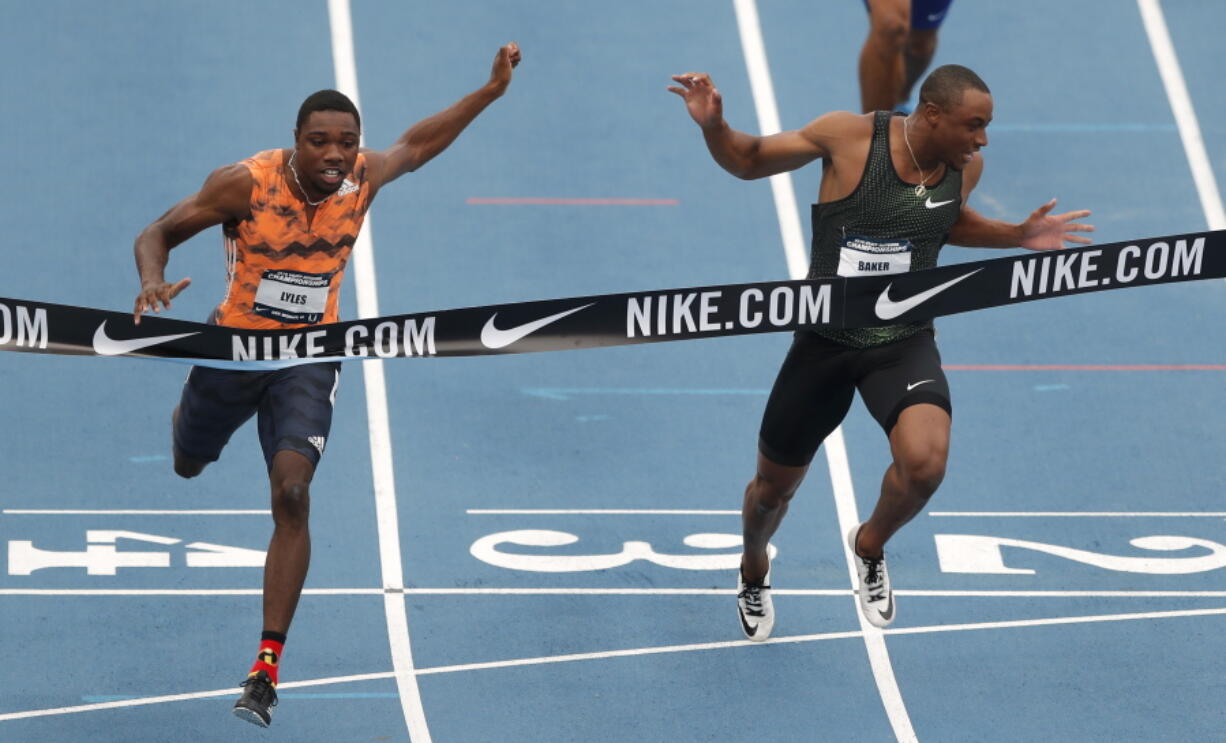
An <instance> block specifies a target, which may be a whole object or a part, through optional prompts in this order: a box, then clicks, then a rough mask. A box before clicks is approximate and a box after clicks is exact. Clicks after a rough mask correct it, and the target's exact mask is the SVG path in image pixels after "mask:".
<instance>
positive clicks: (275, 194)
mask: <svg viewBox="0 0 1226 743" xmlns="http://www.w3.org/2000/svg"><path fill="white" fill-rule="evenodd" d="M519 60H520V51H519V47H518V45H516V44H514V43H511V44H507V45H506V46H504V47H502V48H501V49H499V50H498V54H497V56H496V57H495V58H494V66H493V70H492V71H491V72H490V79H489V81H488V82H487V83H486V84H485V85H483V86H482V87H481V88H479V89H478V90H476V91H474V92H472V93H470V94H469V95H467V96H465V97H464V98H462V99H460V100H459V101H457V102H456V103H455V104H453V105H452V106H451V107H449V108H447V109H445V110H443V111H441V112H439V113H437V114H435V115H433V116H430V117H429V118H426V119H424V120H422V121H420V122H418V123H417V124H414V125H413V126H412V127H410V128H409V130H408V131H406V132H405V133H404V134H403V135H401V137H400V139H398V140H397V141H396V142H395V143H394V144H393V145H392V146H391V147H390V148H388V149H386V150H383V151H382V152H376V151H373V150H365V149H361V148H360V147H359V139H360V136H361V118H360V116H359V114H358V110H357V108H356V107H355V106H354V105H353V103H352V102H351V101H350V100H349V99H348V98H347V97H345V96H344V95H342V94H341V93H338V92H337V91H335V90H323V91H319V92H318V93H314V94H312V95H311V96H309V97H308V98H307V99H306V100H305V101H304V102H303V104H302V107H301V108H300V109H299V111H298V120H297V124H296V126H295V128H294V146H293V148H291V149H278V150H267V151H264V152H260V153H257V154H255V155H253V156H251V157H249V158H247V159H246V160H243V161H242V162H239V163H235V164H233V165H226V166H223V167H221V168H218V169H217V170H215V171H213V173H212V174H211V175H209V177H208V178H207V179H206V180H205V182H204V186H203V187H202V188H201V189H200V191H199V192H198V193H196V194H193V195H192V196H189V197H187V198H186V199H184V200H183V201H181V202H179V203H178V204H176V205H174V206H173V207H171V209H170V210H169V211H168V212H166V213H165V214H163V215H162V216H161V217H159V218H158V219H157V220H156V221H155V222H153V224H151V225H149V226H148V227H146V228H145V229H144V230H143V231H142V232H141V233H140V235H139V236H138V237H137V238H136V247H135V251H136V267H137V270H138V271H139V273H140V280H141V290H140V293H139V294H138V295H137V297H136V307H135V310H134V313H135V320H136V322H137V323H139V322H140V317H141V314H142V313H144V312H147V311H153V312H160V311H161V309H162V308H169V307H170V302H171V300H172V299H174V298H175V297H176V296H177V295H178V294H179V293H180V292H182V291H183V290H184V289H186V288H187V286H188V285H189V284H190V283H191V280H190V279H186V278H185V279H181V280H179V281H175V282H169V281H167V280H166V278H165V269H166V263H167V261H168V259H169V257H170V251H171V249H172V248H174V247H175V246H176V245H179V244H180V243H182V242H184V241H185V240H187V239H188V238H190V237H191V236H193V235H195V234H196V233H198V232H200V231H201V230H204V229H206V228H208V227H212V226H214V225H222V230H223V233H224V237H225V248H226V261H227V267H226V270H227V284H226V294H225V297H224V298H223V299H222V301H221V304H219V305H218V306H217V308H216V309H215V310H214V311H213V314H212V316H211V317H210V322H213V323H216V324H219V325H225V326H228V327H239V328H273V329H287V328H298V327H304V326H309V325H315V324H318V323H330V322H336V321H337V319H338V316H337V314H338V313H337V306H338V304H339V301H338V300H339V292H340V285H341V277H342V275H343V274H344V271H345V266H346V264H347V263H348V262H349V254H350V251H351V250H352V249H353V244H354V241H355V240H356V239H357V236H358V231H359V230H360V229H361V228H362V220H363V219H364V218H365V216H366V211H367V209H369V208H370V203H371V201H372V200H373V199H374V197H375V194H377V193H378V192H379V189H380V188H381V187H382V186H383V185H384V184H386V183H388V182H390V181H393V180H395V179H396V178H398V177H400V176H401V175H404V174H405V173H408V172H410V171H413V170H416V169H417V168H419V167H421V166H422V165H424V164H425V163H427V162H429V161H430V159H431V158H433V157H434V156H435V155H437V154H439V153H440V152H442V151H443V150H444V149H446V148H447V147H448V145H450V144H451V143H452V142H453V141H455V138H456V137H457V136H459V134H460V132H462V131H463V130H464V128H465V127H467V126H468V124H469V123H471V122H472V121H473V119H475V118H476V117H477V115H478V114H480V113H481V112H482V111H483V110H485V108H486V106H488V105H489V104H490V103H492V102H494V101H495V100H496V99H498V98H499V97H500V96H502V94H503V93H504V92H505V91H506V89H507V86H508V85H509V84H510V82H511V74H512V69H513V68H514V67H515V66H516V65H517V64H519ZM339 380H340V364H339V363H336V362H332V363H314V364H303V365H300V366H294V367H290V368H287V369H280V370H277V371H229V370H220V369H210V368H205V367H195V368H193V369H192V371H191V373H190V374H189V375H188V378H187V382H186V383H185V384H184V386H183V395H182V397H181V399H180V400H179V405H178V407H176V408H175V410H174V413H173V415H172V421H173V429H174V436H173V447H174V468H175V472H176V473H178V474H179V475H181V476H182V477H195V476H196V475H198V474H200V473H201V471H203V470H204V468H205V466H206V465H207V464H208V463H209V462H214V461H216V460H217V458H218V457H219V456H220V455H221V450H222V448H223V447H224V446H225V445H226V442H227V441H229V439H230V436H231V434H233V433H234V431H235V430H236V429H237V428H238V427H239V426H241V425H242V424H243V423H244V422H245V421H247V420H248V419H250V418H251V417H252V416H253V415H256V414H257V413H258V416H257V422H258V428H259V437H260V445H261V447H262V448H263V451H264V459H265V462H266V463H267V466H268V478H269V484H270V489H271V494H272V517H273V524H274V528H273V534H272V539H271V541H270V542H269V545H268V556H267V558H266V561H265V563H264V632H263V634H262V636H261V641H260V645H259V650H258V651H257V654H256V661H255V664H254V665H253V666H252V669H251V672H250V673H249V674H248V677H247V679H246V680H245V681H244V682H243V684H242V686H243V693H242V696H241V697H240V698H239V700H238V702H237V703H236V704H235V706H234V713H235V714H236V715H237V716H239V717H240V718H242V719H244V720H248V721H249V722H252V723H255V724H257V725H261V726H263V727H267V726H268V725H269V723H270V722H271V720H272V707H273V706H274V705H276V702H277V693H276V685H277V681H278V678H277V671H278V668H279V664H280V658H281V651H282V646H283V645H284V643H285V633H286V632H287V631H288V630H289V625H290V621H291V620H292V619H293V616H294V609H295V608H296V607H297V605H298V597H299V596H300V595H301V593H302V584H303V582H304V581H305V580H306V573H307V566H308V564H309V562H310V554H311V539H310V532H309V530H308V515H309V513H310V484H311V479H312V477H313V476H314V474H315V468H316V466H317V465H318V464H319V459H320V456H321V455H322V454H323V451H324V444H325V442H326V441H327V436H328V432H329V429H330V427H331V424H332V405H333V402H334V401H335V398H336V387H337V384H338V382H339Z"/></svg>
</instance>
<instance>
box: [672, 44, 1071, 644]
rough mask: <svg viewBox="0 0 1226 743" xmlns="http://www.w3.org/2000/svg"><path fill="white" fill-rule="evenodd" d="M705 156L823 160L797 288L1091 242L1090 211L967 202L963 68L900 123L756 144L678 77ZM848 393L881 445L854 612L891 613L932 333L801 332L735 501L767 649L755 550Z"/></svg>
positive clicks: (886, 117) (730, 162)
mask: <svg viewBox="0 0 1226 743" xmlns="http://www.w3.org/2000/svg"><path fill="white" fill-rule="evenodd" d="M673 80H674V81H676V82H677V85H676V86H670V87H669V90H670V91H672V92H674V93H676V94H677V95H679V96H681V97H682V98H683V99H685V103H686V108H687V110H688V111H689V113H690V116H691V117H692V118H693V119H694V121H695V122H697V124H698V125H699V127H701V129H702V133H703V137H704V138H705V139H706V143H707V149H709V150H710V152H711V156H712V157H713V158H714V159H715V161H716V162H717V163H719V165H720V166H721V167H723V168H724V169H725V170H727V171H728V172H729V173H732V174H733V175H735V176H737V177H738V178H743V179H746V180H751V179H755V178H764V177H767V176H771V175H775V174H777V173H784V172H788V171H791V170H796V169H797V168H800V167H801V166H803V165H806V164H808V163H810V162H813V161H814V160H819V159H820V160H821V161H822V179H821V185H820V187H819V193H818V203H817V204H816V205H814V208H813V250H812V257H811V264H810V270H809V277H810V278H821V277H828V276H858V275H875V274H881V273H903V272H907V271H914V270H920V269H923V268H930V267H932V266H934V265H936V260H937V254H938V252H939V251H940V249H941V246H942V245H944V244H945V243H952V244H954V245H962V246H967V247H983V248H1011V247H1022V248H1026V249H1028V250H1059V249H1061V248H1064V247H1066V243H1070V242H1071V243H1088V242H1090V240H1089V238H1088V237H1085V236H1083V235H1077V234H1074V233H1077V232H1089V231H1091V230H1093V229H1094V228H1093V227H1092V226H1091V225H1087V224H1083V223H1080V222H1078V221H1076V220H1080V219H1083V218H1085V217H1087V216H1089V214H1090V213H1089V212H1088V211H1075V212H1067V213H1065V214H1052V213H1051V212H1052V210H1053V208H1054V207H1055V204H1056V201H1055V199H1052V200H1051V201H1049V202H1047V203H1046V204H1044V205H1043V206H1041V207H1039V208H1038V209H1036V210H1035V211H1034V212H1033V213H1031V214H1030V216H1029V217H1027V218H1026V220H1025V221H1023V222H1021V223H1018V224H1010V223H1007V222H1002V221H998V220H994V219H988V218H986V217H984V216H983V215H981V214H979V213H978V212H976V211H975V210H973V209H971V208H970V207H969V206H967V199H968V197H969V196H970V193H971V191H972V190H973V189H974V188H975V185H976V184H977V183H978V182H979V177H980V175H981V174H982V173H983V157H982V155H980V154H979V150H980V149H981V148H983V147H986V146H987V144H988V137H987V133H986V130H987V126H988V124H989V122H991V120H992V96H991V93H990V91H989V90H988V87H987V85H986V84H984V82H983V80H981V79H980V78H979V76H978V75H976V74H975V73H974V72H972V71H971V70H969V69H967V68H965V67H961V66H959V65H946V66H944V67H940V68H938V69H936V70H934V71H933V73H932V74H931V75H929V76H928V78H927V79H926V80H925V81H924V83H923V85H922V86H921V88H920V104H919V106H918V107H917V108H916V109H915V111H914V112H913V113H912V114H910V115H909V116H906V117H903V116H891V115H890V114H888V113H886V112H876V113H868V114H854V113H850V112H846V111H838V112H833V113H828V114H825V115H823V116H820V117H818V118H816V119H814V120H813V121H811V122H809V123H808V124H806V125H805V126H804V127H802V128H800V129H797V130H794V131H788V132H782V133H780V134H774V135H770V136H765V137H756V136H753V135H750V134H746V133H744V132H739V131H736V130H734V129H732V128H731V127H730V126H729V125H728V123H727V122H726V121H725V120H724V116H723V104H722V99H721V97H720V94H719V91H718V90H717V89H716V88H715V86H714V84H713V83H712V82H711V79H710V77H708V76H707V75H706V74H704V73H686V74H684V75H675V76H673ZM856 389H859V390H860V396H861V398H863V399H864V402H865V405H866V406H867V407H868V409H869V411H870V412H871V413H872V415H873V417H874V418H876V419H877V421H878V422H879V423H880V424H881V427H882V429H883V430H884V431H885V433H886V436H887V437H888V438H889V443H890V453H891V454H892V455H893V462H892V463H891V464H890V466H889V467H888V468H887V469H886V472H885V476H884V478H883V480H882V483H881V494H880V497H879V498H878V500H877V505H876V508H875V509H874V510H873V513H872V516H870V517H869V519H868V521H866V522H864V523H863V524H858V525H855V526H853V527H852V528H851V529H850V531H849V533H848V535H847V537H848V542H849V546H850V549H851V551H852V554H853V555H854V556H855V563H856V567H857V571H858V573H859V578H860V585H859V586H858V589H857V594H858V596H859V603H860V609H861V611H862V612H863V614H864V616H865V618H866V619H867V620H868V621H869V622H870V623H872V624H873V625H875V626H878V627H884V626H886V625H887V624H889V623H890V622H891V621H892V620H893V618H894V616H895V611H894V598H893V594H892V592H891V590H890V584H889V576H888V573H887V572H886V569H885V553H884V549H885V544H886V542H887V541H888V540H889V539H890V537H891V536H893V535H894V533H895V532H897V531H898V529H899V528H900V527H902V526H903V524H905V523H907V522H908V521H910V520H911V519H912V518H913V517H914V516H915V515H916V514H918V513H919V512H920V511H921V510H922V509H923V507H924V505H925V504H926V503H927V502H928V499H929V498H930V497H931V496H932V494H933V492H935V491H936V489H937V486H938V485H940V483H941V480H942V478H943V477H944V476H945V463H946V460H947V458H948V453H949V432H950V424H951V420H952V419H951V411H952V406H951V404H950V402H949V387H948V384H947V382H946V380H945V376H944V374H943V373H942V371H941V363H940V355H939V354H938V353H937V349H936V343H935V341H934V335H933V331H932V328H931V324H929V323H915V324H907V325H894V326H886V327H882V328H856V329H849V330H843V331H833V332H823V333H822V334H821V335H818V334H816V333H812V332H804V331H802V332H798V333H797V334H796V339H795V341H794V342H793V344H792V348H791V350H790V351H789V353H788V356H787V359H786V360H785V361H784V363H783V366H782V368H781V369H780V371H779V377H778V379H777V380H776V382H775V386H774V388H773V389H772V391H771V396H770V400H769V401H768V402H767V406H766V411H765V413H764V414H763V419H762V428H761V433H760V436H759V444H758V465H757V472H756V473H755V475H754V477H753V479H752V480H750V481H749V485H748V486H747V487H746V489H745V499H744V504H743V507H742V514H741V519H742V528H743V532H744V539H745V544H744V552H743V555H742V558H741V570H740V576H739V579H738V599H737V608H738V612H739V615H740V620H741V629H742V630H743V631H744V633H745V635H746V636H747V637H749V639H751V640H765V639H766V638H767V637H768V636H769V635H770V632H771V629H772V628H773V626H774V608H773V605H772V602H771V598H770V577H769V576H770V562H769V558H768V556H767V551H766V550H767V545H768V543H769V541H770V538H771V536H772V535H773V534H774V533H775V531H776V529H778V528H779V524H780V522H781V521H782V519H783V516H784V514H785V513H786V512H787V508H788V502H789V501H790V500H791V498H792V495H793V494H794V493H795V492H796V488H797V487H798V486H799V485H800V482H801V480H802V479H803V478H804V476H805V472H806V471H807V470H808V466H809V462H810V461H811V460H812V458H813V455H814V453H816V451H817V448H818V446H820V445H821V443H822V441H823V440H824V439H825V438H826V437H827V436H828V435H829V434H830V433H831V432H833V431H834V429H835V428H836V427H838V425H839V423H840V422H842V420H843V418H844V417H845V416H846V415H847V411H848V410H849V408H850V406H851V401H852V397H853V394H854V391H855V390H856Z"/></svg>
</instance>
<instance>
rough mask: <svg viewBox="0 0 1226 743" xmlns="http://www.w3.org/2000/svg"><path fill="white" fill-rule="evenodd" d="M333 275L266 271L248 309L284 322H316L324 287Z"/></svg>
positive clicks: (325, 294)
mask: <svg viewBox="0 0 1226 743" xmlns="http://www.w3.org/2000/svg"><path fill="white" fill-rule="evenodd" d="M334 275H335V274H330V273H302V272H300V271H284V270H273V269H269V270H266V271H265V272H264V274H263V276H261V277H260V287H259V289H257V290H256V293H255V304H254V305H253V307H252V310H253V311H254V312H255V314H257V315H261V316H263V317H268V318H271V319H273V320H278V321H280V322H284V323H317V322H319V321H320V320H322V319H323V316H324V310H325V308H326V307H327V306H328V287H329V286H330V285H331V284H332V277H333V276H334Z"/></svg>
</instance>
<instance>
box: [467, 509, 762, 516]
mask: <svg viewBox="0 0 1226 743" xmlns="http://www.w3.org/2000/svg"><path fill="white" fill-rule="evenodd" d="M465 513H467V514H469V515H473V516H489V515H504V516H505V515H514V516H523V515H533V516H538V515H559V514H561V515H567V516H573V515H594V516H740V515H741V512H740V511H710V510H696V509H694V510H691V509H680V508H671V509H670V508H654V509H653V508H470V509H468V510H467V511H465Z"/></svg>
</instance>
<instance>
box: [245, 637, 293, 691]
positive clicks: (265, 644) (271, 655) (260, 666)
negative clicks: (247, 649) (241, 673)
mask: <svg viewBox="0 0 1226 743" xmlns="http://www.w3.org/2000/svg"><path fill="white" fill-rule="evenodd" d="M284 647H285V634H284V633H281V632H271V631H269V630H265V631H264V633H263V634H262V635H260V649H259V652H257V653H256V655H255V664H254V665H253V666H251V672H250V673H248V674H247V676H248V677H251V676H254V675H256V674H257V673H259V672H260V671H263V672H264V673H267V674H268V679H269V680H270V681H272V685H273V686H276V685H277V669H278V668H280V666H281V651H282V649H283V648H284Z"/></svg>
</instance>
